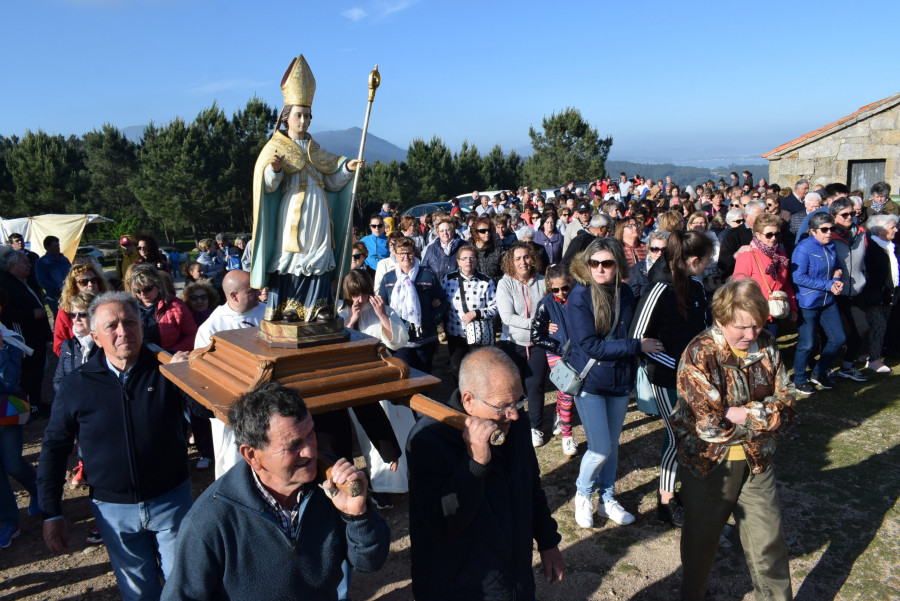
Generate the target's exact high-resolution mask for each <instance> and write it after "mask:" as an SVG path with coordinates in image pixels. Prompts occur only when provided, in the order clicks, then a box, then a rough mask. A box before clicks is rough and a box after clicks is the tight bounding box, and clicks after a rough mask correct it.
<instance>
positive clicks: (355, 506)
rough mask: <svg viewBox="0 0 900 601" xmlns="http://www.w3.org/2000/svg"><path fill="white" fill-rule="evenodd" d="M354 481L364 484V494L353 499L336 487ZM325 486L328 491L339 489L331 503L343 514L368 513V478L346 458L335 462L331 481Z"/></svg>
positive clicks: (326, 482)
mask: <svg viewBox="0 0 900 601" xmlns="http://www.w3.org/2000/svg"><path fill="white" fill-rule="evenodd" d="M354 480H359V482H360V483H361V484H362V487H361V489H362V492H361V493H360V494H359V496H356V497H351V496H350V495H348V494H347V493H345V492H344V491H342V490H341V489H340V487H338V486H336V485H337V484H346V483H347V482H353V481H354ZM324 486H325V488H327V489H337V493H336V494H335V495H334V497H332V498H331V502H332V503H334V506H335V507H336V508H337V510H338V511H340V512H341V513H346V514H348V515H362V514H364V513H365V512H366V489H367V488H368V482H367V480H366V476H365V474H363V473H362V472H361V471H360V470H359V468H357V467H356V466H355V465H353V464H352V463H350V462H349V461H347V460H346V459H345V458H343V457H342V458H340V459H338V460H337V462H335V464H334V467H332V468H331V479H330V480H327V481H325V483H324Z"/></svg>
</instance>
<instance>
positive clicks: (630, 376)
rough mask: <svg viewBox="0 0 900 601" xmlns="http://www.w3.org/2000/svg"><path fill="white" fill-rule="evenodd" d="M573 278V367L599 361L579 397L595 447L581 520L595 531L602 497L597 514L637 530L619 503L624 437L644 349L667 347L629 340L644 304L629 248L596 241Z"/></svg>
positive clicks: (586, 471)
mask: <svg viewBox="0 0 900 601" xmlns="http://www.w3.org/2000/svg"><path fill="white" fill-rule="evenodd" d="M572 274H573V275H574V276H575V279H576V280H577V281H578V283H579V284H580V285H579V286H576V287H575V289H574V290H572V292H571V294H570V295H569V299H568V302H567V303H566V311H565V312H566V321H567V326H568V335H569V338H570V340H571V345H572V346H571V355H570V363H571V365H572V367H573V368H574V369H575V370H578V371H581V370H583V369H584V367H585V366H586V365H587V364H588V362H589V361H590V360H591V359H593V360H595V361H596V363H595V364H594V366H593V367H592V368H591V370H590V371H589V372H588V374H587V376H586V377H585V380H584V385H583V386H582V389H581V392H580V393H579V394H578V395H577V396H576V397H575V407H576V408H577V409H578V415H580V416H581V421H582V424H583V425H584V433H585V435H586V437H587V443H588V448H587V451H586V452H585V454H584V457H582V459H581V466H580V468H579V470H578V479H577V480H576V481H575V488H576V489H577V492H576V493H575V522H576V523H577V524H578V525H579V526H581V527H582V528H591V527H593V525H594V517H593V513H594V510H593V502H592V496H593V494H594V492H595V491H596V492H598V493H599V495H600V502H599V503H598V504H597V515H599V516H601V517H605V518H609V519H611V520H612V521H614V522H616V523H617V524H623V525H625V524H630V523H632V522H634V516H633V515H632V514H631V513H629V512H628V511H626V510H625V508H623V507H622V506H621V505H620V504H619V502H618V501H616V498H615V492H616V491H615V484H616V467H617V465H618V459H619V436H620V435H621V433H622V425H623V424H624V423H625V414H626V412H627V411H628V398H629V394H630V393H631V391H632V390H633V389H634V382H635V357H636V356H637V354H638V353H639V352H641V351H642V350H643V351H645V352H652V351H653V350H654V349H657V348H659V345H660V343H659V340H657V339H655V338H645V339H643V340H640V339H635V338H630V337H629V335H628V327H629V325H630V324H631V320H632V317H633V316H634V308H635V304H636V301H635V299H634V295H633V294H632V293H631V289H630V288H629V287H628V285H627V284H625V282H624V279H625V276H626V275H628V263H627V262H626V260H625V253H624V252H623V250H622V243H621V242H619V241H618V240H616V239H615V238H597V239H595V240H593V241H592V242H591V243H590V244H589V245H588V247H587V248H586V249H585V250H584V252H582V253H581V254H580V255H578V256H577V257H576V258H575V259H574V260H573V261H572Z"/></svg>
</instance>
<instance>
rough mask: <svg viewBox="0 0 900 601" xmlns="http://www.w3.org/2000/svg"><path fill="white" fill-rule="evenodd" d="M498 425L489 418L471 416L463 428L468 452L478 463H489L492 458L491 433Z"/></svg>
mask: <svg viewBox="0 0 900 601" xmlns="http://www.w3.org/2000/svg"><path fill="white" fill-rule="evenodd" d="M497 429H498V426H497V424H496V423H495V422H492V421H491V420H489V419H483V418H480V417H474V416H471V415H470V416H469V417H467V418H466V427H465V429H464V430H463V442H465V443H466V452H467V453H468V454H469V457H471V458H472V459H473V460H474V461H475V462H476V463H480V464H481V465H487V464H488V463H489V462H490V460H491V443H490V440H491V434H492V433H493V432H494V430H497Z"/></svg>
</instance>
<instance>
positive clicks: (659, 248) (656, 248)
mask: <svg viewBox="0 0 900 601" xmlns="http://www.w3.org/2000/svg"><path fill="white" fill-rule="evenodd" d="M648 250H649V251H650V252H652V253H661V252H662V251H664V250H666V247H665V246H650V247H649V248H648Z"/></svg>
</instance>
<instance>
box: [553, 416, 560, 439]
mask: <svg viewBox="0 0 900 601" xmlns="http://www.w3.org/2000/svg"><path fill="white" fill-rule="evenodd" d="M560 434H562V419H560V417H559V413H557V414H556V417H555V418H554V420H553V436H559V435H560Z"/></svg>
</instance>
